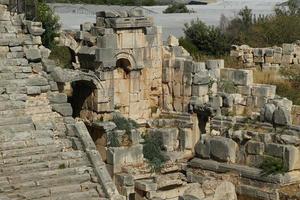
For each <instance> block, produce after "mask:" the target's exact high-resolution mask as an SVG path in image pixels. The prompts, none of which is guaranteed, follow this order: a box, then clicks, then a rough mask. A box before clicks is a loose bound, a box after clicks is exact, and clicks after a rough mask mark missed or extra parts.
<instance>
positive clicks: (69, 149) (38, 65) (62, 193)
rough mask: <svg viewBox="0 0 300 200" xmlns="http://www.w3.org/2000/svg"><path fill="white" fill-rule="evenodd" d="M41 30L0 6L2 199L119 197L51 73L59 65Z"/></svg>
mask: <svg viewBox="0 0 300 200" xmlns="http://www.w3.org/2000/svg"><path fill="white" fill-rule="evenodd" d="M43 32H44V29H42V27H41V23H38V22H30V21H26V20H25V19H24V15H16V14H12V13H10V12H8V11H7V7H6V5H0V77H1V81H0V91H1V95H0V101H1V106H0V107H1V108H0V118H1V120H0V121H1V122H0V126H1V128H0V160H1V161H0V199H3V200H4V199H5V200H6V199H40V200H42V199H45V200H46V199H53V200H54V199H73V200H75V199H91V200H92V199H95V200H96V199H97V200H98V199H106V198H110V199H113V198H118V192H117V190H116V188H115V186H114V185H113V183H112V181H111V178H110V176H109V175H108V173H107V170H106V168H103V167H101V165H102V166H103V162H102V160H101V157H100V156H99V155H98V152H96V151H95V149H93V146H92V145H94V144H93V143H92V145H86V144H85V142H86V141H88V138H89V137H90V136H89V135H88V133H87V130H86V127H85V126H84V125H83V124H81V123H78V122H75V120H74V119H73V118H72V107H71V105H70V104H69V103H67V96H66V95H65V94H62V93H59V92H58V85H57V83H56V82H55V81H54V80H53V78H52V76H51V75H50V73H51V71H52V70H53V69H54V68H55V67H56V65H55V63H54V62H53V61H51V60H49V59H48V56H49V53H50V51H49V50H48V49H46V48H45V47H44V46H42V42H41V37H40V35H41V34H42V33H43ZM86 133H87V134H86ZM84 137H86V138H84ZM93 151H95V152H93Z"/></svg>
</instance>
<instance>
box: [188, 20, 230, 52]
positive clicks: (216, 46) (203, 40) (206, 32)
mask: <svg viewBox="0 0 300 200" xmlns="http://www.w3.org/2000/svg"><path fill="white" fill-rule="evenodd" d="M184 33H185V39H186V43H187V44H189V43H192V44H193V45H194V46H195V47H197V49H198V50H199V52H200V53H202V54H206V55H213V56H220V55H225V54H226V53H228V52H229V51H230V47H231V43H230V41H229V39H228V37H227V36H226V35H225V34H224V33H222V32H221V29H220V28H218V27H214V26H207V25H206V24H204V23H203V22H202V21H200V20H199V19H197V20H193V21H191V22H190V23H187V24H185V28H184ZM189 46H191V45H190V44H189ZM191 47H192V46H191ZM192 50H196V48H194V47H192Z"/></svg>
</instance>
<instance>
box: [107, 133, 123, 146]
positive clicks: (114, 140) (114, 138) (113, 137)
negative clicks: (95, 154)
mask: <svg viewBox="0 0 300 200" xmlns="http://www.w3.org/2000/svg"><path fill="white" fill-rule="evenodd" d="M108 141H109V146H110V147H119V146H121V144H120V142H119V140H118V135H117V134H116V132H114V131H113V132H112V133H111V134H109V135H108Z"/></svg>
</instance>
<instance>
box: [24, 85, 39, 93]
mask: <svg viewBox="0 0 300 200" xmlns="http://www.w3.org/2000/svg"><path fill="white" fill-rule="evenodd" d="M26 89H27V92H26V93H27V94H28V95H37V94H40V93H41V87H39V86H28V87H26Z"/></svg>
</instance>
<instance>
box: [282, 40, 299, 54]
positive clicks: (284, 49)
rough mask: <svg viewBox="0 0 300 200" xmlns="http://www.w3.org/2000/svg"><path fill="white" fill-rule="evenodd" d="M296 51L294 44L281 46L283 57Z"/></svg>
mask: <svg viewBox="0 0 300 200" xmlns="http://www.w3.org/2000/svg"><path fill="white" fill-rule="evenodd" d="M295 50H296V44H287V43H283V44H282V53H283V54H284V55H290V54H291V53H294V52H295Z"/></svg>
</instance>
